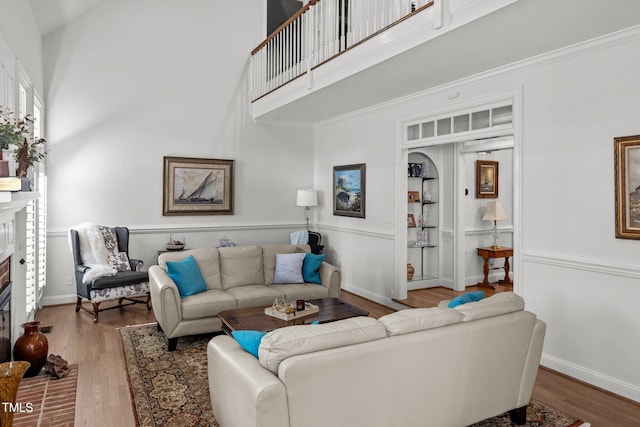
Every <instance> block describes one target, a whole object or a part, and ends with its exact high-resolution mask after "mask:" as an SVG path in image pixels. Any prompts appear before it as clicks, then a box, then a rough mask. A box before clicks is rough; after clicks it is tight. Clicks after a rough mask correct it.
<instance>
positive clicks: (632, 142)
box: [613, 135, 640, 239]
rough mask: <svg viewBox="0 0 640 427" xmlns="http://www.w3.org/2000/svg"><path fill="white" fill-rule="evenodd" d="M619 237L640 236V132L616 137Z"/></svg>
mask: <svg viewBox="0 0 640 427" xmlns="http://www.w3.org/2000/svg"><path fill="white" fill-rule="evenodd" d="M613 145H614V158H615V165H614V166H615V193H616V194H615V203H616V238H618V239H640V135H634V136H622V137H618V138H614V139H613Z"/></svg>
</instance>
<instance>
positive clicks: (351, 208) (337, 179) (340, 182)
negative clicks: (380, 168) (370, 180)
mask: <svg viewBox="0 0 640 427" xmlns="http://www.w3.org/2000/svg"><path fill="white" fill-rule="evenodd" d="M365 183H366V165H365V164H364V163H359V164H355V165H345V166H334V167H333V214H334V215H341V216H352V217H356V218H364V217H365V216H364V208H365V194H366V191H365V190H366V188H365V187H366V186H365Z"/></svg>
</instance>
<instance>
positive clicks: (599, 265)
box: [520, 249, 640, 279]
mask: <svg viewBox="0 0 640 427" xmlns="http://www.w3.org/2000/svg"><path fill="white" fill-rule="evenodd" d="M520 262H521V263H535V264H543V265H550V266H555V267H561V268H566V269H571V270H584V271H589V272H592V273H600V274H607V275H613V276H620V277H626V278H631V279H640V265H639V264H636V263H633V264H632V263H620V262H615V261H613V260H606V259H602V258H598V259H595V258H589V257H572V256H568V255H565V254H560V253H550V252H536V251H532V250H526V249H525V250H522V251H521V252H520Z"/></svg>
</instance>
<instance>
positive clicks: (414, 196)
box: [408, 191, 420, 203]
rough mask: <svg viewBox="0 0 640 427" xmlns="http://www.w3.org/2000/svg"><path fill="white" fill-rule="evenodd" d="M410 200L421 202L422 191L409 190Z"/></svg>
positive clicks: (410, 201) (411, 201)
mask: <svg viewBox="0 0 640 427" xmlns="http://www.w3.org/2000/svg"><path fill="white" fill-rule="evenodd" d="M408 202H409V203H419V202H420V192H419V191H409V195H408Z"/></svg>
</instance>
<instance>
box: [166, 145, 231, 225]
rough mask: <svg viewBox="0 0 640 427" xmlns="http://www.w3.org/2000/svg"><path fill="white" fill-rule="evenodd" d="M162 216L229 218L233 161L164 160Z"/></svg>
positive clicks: (174, 158) (178, 158)
mask: <svg viewBox="0 0 640 427" xmlns="http://www.w3.org/2000/svg"><path fill="white" fill-rule="evenodd" d="M163 187H164V192H163V197H162V204H163V209H162V215H165V216H166V215H233V160H220V159H199V158H190V157H164V173H163Z"/></svg>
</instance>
